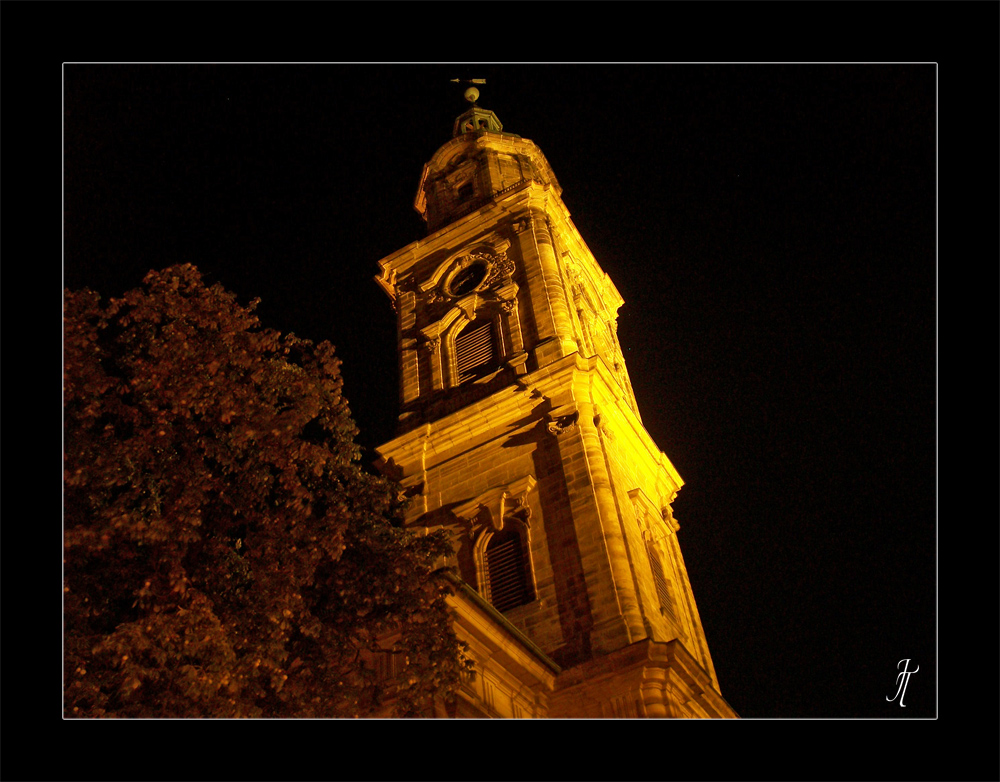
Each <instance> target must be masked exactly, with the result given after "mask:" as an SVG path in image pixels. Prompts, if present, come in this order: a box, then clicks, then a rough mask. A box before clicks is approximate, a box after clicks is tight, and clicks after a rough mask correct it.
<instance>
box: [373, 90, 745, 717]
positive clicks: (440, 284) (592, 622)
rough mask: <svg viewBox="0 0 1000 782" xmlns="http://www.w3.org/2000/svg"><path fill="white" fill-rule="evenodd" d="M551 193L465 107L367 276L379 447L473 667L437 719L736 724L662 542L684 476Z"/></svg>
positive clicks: (493, 121) (678, 563)
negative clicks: (433, 552) (434, 558)
mask: <svg viewBox="0 0 1000 782" xmlns="http://www.w3.org/2000/svg"><path fill="white" fill-rule="evenodd" d="M476 96H477V97H478V93H476ZM560 195H561V188H560V186H559V183H558V182H557V180H556V177H555V174H554V173H553V172H552V169H551V167H550V166H549V164H548V162H547V161H546V159H545V157H544V155H543V154H542V152H541V150H540V149H539V148H538V147H537V146H536V145H535V144H534V142H532V141H529V140H528V139H524V138H521V137H519V136H517V135H513V134H510V133H506V132H503V129H502V125H501V124H500V122H499V120H498V119H497V118H496V115H495V114H493V112H488V111H485V110H484V109H480V108H479V107H478V106H475V105H473V108H472V109H470V110H469V111H467V112H466V114H463V115H462V116H461V117H459V119H458V120H457V121H456V124H455V135H454V137H453V138H452V139H451V140H450V141H448V142H447V143H446V144H444V145H443V146H442V147H441V148H440V149H439V150H438V151H437V152H436V153H435V154H434V156H433V157H432V158H431V160H430V161H429V162H428V163H427V164H426V165H425V166H424V170H423V175H422V176H421V180H420V187H419V190H418V194H417V198H416V204H415V206H416V208H417V210H418V211H419V212H420V213H421V215H422V216H423V217H424V219H425V220H426V222H427V225H428V229H429V232H430V233H429V235H428V236H427V237H426V238H424V239H421V240H419V241H416V242H413V243H412V244H410V245H408V246H406V247H404V248H402V249H401V250H399V251H397V252H395V253H393V254H392V255H389V256H388V257H386V258H383V259H382V260H381V261H380V262H379V266H380V269H381V274H380V275H379V277H378V282H379V283H380V285H381V286H382V287H383V288H384V290H385V291H386V293H387V294H388V295H389V296H390V297H391V298H392V300H393V303H394V307H395V310H396V313H397V317H398V339H399V360H400V416H399V428H398V436H397V437H396V438H395V439H393V440H392V441H390V442H388V443H386V444H385V445H383V446H382V447H381V448H380V449H379V452H380V454H381V455H382V457H383V459H384V460H385V462H386V465H387V469H392V470H394V471H395V472H396V474H397V475H398V476H400V477H401V481H402V483H403V485H404V487H405V488H406V490H407V493H408V494H409V495H410V496H411V497H412V503H411V505H410V509H409V515H408V519H407V523H408V524H409V525H410V526H411V527H412V528H415V529H418V530H434V529H445V530H447V531H449V533H450V534H451V536H452V540H453V541H454V553H453V556H452V557H451V561H450V562H449V563H447V564H449V565H450V566H451V567H452V568H453V570H454V574H455V576H456V578H455V582H456V590H455V595H454V597H453V598H452V604H453V608H454V611H455V623H456V630H457V632H458V634H459V637H460V638H461V639H462V640H464V641H465V642H466V643H467V644H468V645H469V648H470V651H471V654H472V656H473V659H474V660H475V663H476V670H475V672H474V673H473V674H472V675H471V676H469V677H468V679H467V680H466V682H465V683H464V685H463V687H462V690H461V696H460V698H459V700H458V703H457V704H456V705H454V706H453V707H451V708H446V707H445V706H444V705H442V707H441V715H442V716H449V715H450V716H496V717H734V716H736V715H735V714H734V712H733V711H732V709H731V708H730V707H729V705H728V704H727V703H726V701H725V700H724V699H723V698H722V696H721V695H720V694H719V687H718V682H717V680H716V676H715V669H714V667H713V665H712V658H711V655H710V654H709V651H708V645H707V643H706V641H705V635H704V631H703V630H702V625H701V620H700V618H699V616H698V609H697V606H696V605H695V601H694V596H693V594H692V592H691V585H690V583H689V581H688V576H687V571H686V569H685V566H684V559H683V557H682V556H681V550H680V546H679V544H678V541H677V535H676V531H677V529H678V526H677V524H676V522H674V520H673V515H672V511H671V505H670V503H671V502H672V500H673V499H674V497H675V496H676V494H677V492H678V490H679V489H680V488H681V486H682V484H683V481H682V480H681V477H680V476H679V475H678V474H677V471H676V470H675V469H674V467H673V465H672V464H671V463H670V460H669V459H668V458H667V456H666V455H665V454H663V453H662V452H661V451H660V449H659V448H658V447H657V445H656V444H655V443H654V442H653V440H652V438H651V437H650V436H649V434H648V433H647V432H646V430H645V428H644V427H643V425H642V421H641V420H640V417H639V411H638V408H637V405H636V401H635V397H634V396H633V393H632V386H631V383H630V381H629V376H628V372H627V370H626V367H625V360H624V358H623V355H622V350H621V347H620V345H619V344H618V336H617V325H616V324H617V313H618V308H619V307H620V306H621V305H622V298H621V296H620V295H619V293H618V291H617V289H616V288H615V286H614V283H612V281H611V279H610V278H609V277H608V275H607V274H605V273H604V271H603V270H602V269H601V267H600V266H599V264H598V263H597V261H596V260H595V259H594V257H593V255H592V254H591V252H590V250H589V249H588V247H587V245H586V244H585V243H584V241H583V239H582V238H581V236H580V234H579V232H578V231H577V229H576V227H575V226H574V225H573V222H572V221H571V220H570V215H569V212H568V211H567V209H566V207H565V205H564V204H563V202H562V199H561V197H560Z"/></svg>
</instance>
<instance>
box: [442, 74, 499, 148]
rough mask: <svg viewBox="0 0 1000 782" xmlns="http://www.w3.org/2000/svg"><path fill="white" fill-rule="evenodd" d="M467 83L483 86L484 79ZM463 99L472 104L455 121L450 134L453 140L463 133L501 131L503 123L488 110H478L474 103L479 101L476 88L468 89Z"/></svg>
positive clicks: (471, 80)
mask: <svg viewBox="0 0 1000 782" xmlns="http://www.w3.org/2000/svg"><path fill="white" fill-rule="evenodd" d="M452 81H453V82H458V81H460V80H459V79H452ZM469 83H470V84H485V83H486V79H470V80H469ZM464 97H465V99H466V100H467V101H469V103H471V104H472V107H471V108H469V109H467V110H466V111H465V112H463V113H462V114H460V115H459V116H458V117H457V118H456V119H455V127H454V128H453V129H452V133H451V135H452V137H453V138H457V137H458V136H461V135H462V134H464V133H475V132H477V131H480V130H488V131H492V132H493V133H500V132H502V131H503V123H501V122H500V119H499V117H497V115H496V114H495V113H494V112H492V111H490V110H489V109H484V108H480V106H478V105H477V104H476V101H477V100H479V90H478V89H477V88H476V87H469V88H468V89H467V90H466V91H465V95H464Z"/></svg>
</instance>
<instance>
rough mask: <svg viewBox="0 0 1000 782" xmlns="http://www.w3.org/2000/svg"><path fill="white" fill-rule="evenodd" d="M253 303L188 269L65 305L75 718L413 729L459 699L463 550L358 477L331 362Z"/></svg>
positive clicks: (370, 480)
mask: <svg viewBox="0 0 1000 782" xmlns="http://www.w3.org/2000/svg"><path fill="white" fill-rule="evenodd" d="M256 304H257V302H256V301H254V302H252V303H251V304H250V305H249V306H248V307H242V306H241V305H239V304H238V302H237V301H236V297H235V295H234V294H232V293H230V292H227V291H226V290H224V289H223V288H222V286H221V285H218V284H216V285H212V286H211V287H209V286H206V285H205V284H204V282H203V280H202V277H201V275H200V274H199V272H198V271H197V270H196V269H195V268H194V267H193V266H190V265H186V266H176V267H172V268H169V269H166V270H164V271H162V272H151V273H150V274H149V275H148V276H147V277H146V279H145V280H144V285H143V287H142V288H139V289H136V290H132V291H130V292H128V293H126V294H125V295H124V297H122V298H121V299H113V300H111V301H110V302H108V303H107V304H106V305H103V306H102V303H101V302H100V300H99V297H98V296H97V294H96V293H94V292H92V291H89V290H84V291H80V292H70V291H66V293H65V323H64V423H65V431H64V465H65V495H64V644H65V671H64V682H65V709H66V714H67V715H68V716H119V717H139V716H142V717H157V716H161V717H168V716H204V717H237V716H266V717H283V716H355V715H362V716H363V715H366V714H371V713H373V712H374V711H375V710H377V709H378V708H379V707H380V703H382V702H383V699H384V697H385V696H386V695H387V694H391V695H392V696H393V697H394V698H395V699H396V700H395V701H394V702H395V703H396V712H395V713H397V714H402V715H415V714H423V713H427V710H428V707H429V705H430V703H431V700H432V698H434V697H435V696H443V697H448V695H449V694H450V693H453V691H454V688H455V687H456V686H457V682H458V677H459V672H460V668H461V666H462V662H461V653H460V649H459V644H458V642H457V640H456V638H455V635H454V633H453V631H452V629H451V623H450V620H449V614H448V609H447V607H446V604H445V598H446V595H447V591H448V586H447V582H445V581H444V580H442V579H441V578H440V577H439V576H438V575H437V574H435V573H434V571H433V566H434V562H435V561H436V560H437V559H438V558H439V557H440V556H442V555H443V554H445V553H446V552H447V551H448V544H447V542H446V541H444V540H443V539H441V538H438V537H436V536H433V535H431V536H423V537H420V536H416V535H413V534H412V533H410V532H407V531H405V530H403V529H402V528H401V526H400V521H401V519H402V511H403V507H402V503H401V500H400V499H399V497H400V494H399V487H398V485H397V484H395V483H393V482H391V481H389V480H388V479H386V478H383V477H379V476H373V475H369V474H367V473H366V472H365V471H364V470H362V469H361V468H360V466H359V464H358V459H359V449H358V447H357V446H356V445H355V444H354V442H353V438H354V436H355V434H356V429H355V426H354V423H353V421H352V419H351V417H350V413H349V410H348V407H347V403H346V400H345V399H344V397H343V395H342V381H341V377H340V372H339V361H338V359H337V358H336V357H335V355H334V350H333V347H332V346H331V345H330V344H329V343H326V342H323V343H320V344H318V345H314V344H313V343H311V342H309V341H307V340H303V339H299V338H297V337H295V336H294V335H291V334H289V335H286V336H281V335H280V334H278V333H277V332H276V331H273V330H269V329H265V328H262V327H261V326H260V324H259V322H258V319H257V317H256V316H255V315H254V313H253V310H254V308H255V306H256ZM389 642H392V643H391V648H392V650H394V652H396V654H395V655H394V656H393V657H392V660H393V661H394V665H393V666H392V667H391V670H395V671H397V673H396V674H395V675H389V676H388V677H387V676H386V675H385V670H386V666H384V665H383V666H379V665H376V664H375V663H376V661H377V660H379V659H382V660H385V659H387V658H384V657H380V655H383V654H384V652H383V651H381V650H383V649H384V648H386V646H387V644H388V643H389ZM376 669H382V676H379V675H378V674H377V670H376Z"/></svg>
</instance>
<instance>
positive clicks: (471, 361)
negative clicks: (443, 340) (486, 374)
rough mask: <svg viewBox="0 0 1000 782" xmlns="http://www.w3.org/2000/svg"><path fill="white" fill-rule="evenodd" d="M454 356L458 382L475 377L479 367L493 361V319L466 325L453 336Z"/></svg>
mask: <svg viewBox="0 0 1000 782" xmlns="http://www.w3.org/2000/svg"><path fill="white" fill-rule="evenodd" d="M455 358H456V361H457V363H458V382H459V383H463V382H465V381H466V380H469V379H470V378H473V377H475V376H476V375H477V374H478V373H479V370H480V369H482V368H483V367H485V366H488V365H490V364H493V363H495V361H496V346H495V341H494V339H493V321H491V320H485V321H482V322H481V323H473V324H471V325H470V326H467V327H466V329H465V330H464V331H463V332H462V333H461V334H459V335H458V336H457V337H456V338H455ZM490 368H492V367H490Z"/></svg>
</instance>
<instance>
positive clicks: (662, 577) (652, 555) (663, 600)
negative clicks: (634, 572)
mask: <svg viewBox="0 0 1000 782" xmlns="http://www.w3.org/2000/svg"><path fill="white" fill-rule="evenodd" d="M648 553H649V566H650V569H651V570H652V571H653V581H654V582H655V583H656V594H657V596H658V597H659V598H660V607H661V608H662V609H663V613H664V614H666V615H667V616H668V617H670V618H671V619H672V620H674V621H675V622H676V621H677V613H676V611H675V610H674V601H673V599H672V598H671V597H670V589H669V587H668V585H667V577H666V574H665V573H664V572H663V563H662V562H660V556H659V554H657V552H656V549H654V548H653V547H652V546H650V547H649V549H648Z"/></svg>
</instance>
